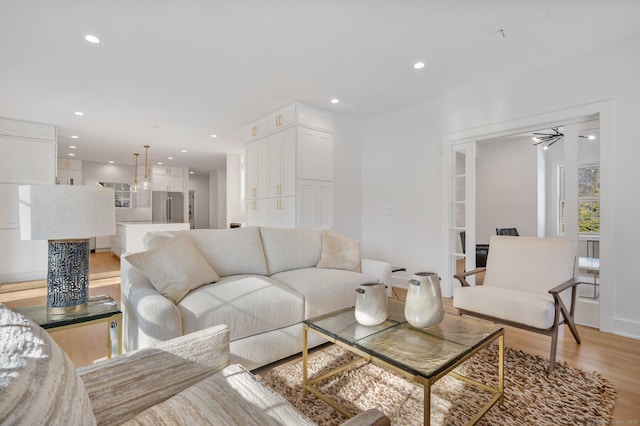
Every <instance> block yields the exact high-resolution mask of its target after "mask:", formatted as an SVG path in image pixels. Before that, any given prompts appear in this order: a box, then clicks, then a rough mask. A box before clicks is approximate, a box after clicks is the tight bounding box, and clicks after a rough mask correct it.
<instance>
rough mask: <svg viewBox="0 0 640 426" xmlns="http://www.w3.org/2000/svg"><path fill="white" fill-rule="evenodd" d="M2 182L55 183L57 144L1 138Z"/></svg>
mask: <svg viewBox="0 0 640 426" xmlns="http://www.w3.org/2000/svg"><path fill="white" fill-rule="evenodd" d="M0 147H1V149H2V155H0V182H4V183H19V184H46V183H54V182H55V176H56V144H55V142H52V141H49V142H45V141H39V140H37V141H36V140H28V139H18V138H8V137H4V136H0Z"/></svg>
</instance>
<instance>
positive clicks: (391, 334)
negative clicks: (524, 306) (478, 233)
mask: <svg viewBox="0 0 640 426" xmlns="http://www.w3.org/2000/svg"><path fill="white" fill-rule="evenodd" d="M304 323H305V324H307V326H309V327H310V328H312V329H314V330H317V331H319V332H321V333H323V334H326V335H328V336H330V337H332V338H334V339H336V340H338V341H340V342H342V343H345V344H347V345H350V346H354V347H356V348H358V349H360V350H362V351H364V352H366V353H368V354H370V355H372V356H374V357H376V358H379V359H381V360H383V361H386V362H388V363H389V364H392V365H394V366H396V367H398V368H401V369H403V370H405V371H407V372H409V373H411V374H414V375H418V376H422V377H425V378H431V377H433V376H435V375H437V374H438V373H440V372H441V371H444V370H446V369H447V368H449V367H450V366H452V365H454V364H455V363H456V362H458V361H459V360H460V359H462V358H463V357H465V356H466V355H467V354H468V353H470V352H471V351H473V350H475V349H476V348H478V347H479V346H481V345H483V344H485V343H486V342H488V341H491V340H493V339H494V338H495V337H497V336H498V335H499V334H500V333H501V332H502V326H500V325H498V324H493V323H491V322H488V321H484V320H479V319H476V318H469V317H463V316H460V315H455V314H450V313H445V316H444V319H443V320H442V322H441V323H440V324H438V325H437V326H435V327H431V328H425V329H417V328H414V327H411V326H410V325H409V324H408V323H406V321H405V319H404V303H403V302H401V301H399V300H396V299H390V300H389V318H388V319H387V321H385V322H384V323H382V324H380V325H376V326H370V327H367V326H363V325H360V324H359V323H358V322H357V321H356V319H355V313H354V308H347V309H342V310H339V311H336V312H332V313H329V314H326V315H322V316H319V317H315V318H311V319H308V320H305V321H304Z"/></svg>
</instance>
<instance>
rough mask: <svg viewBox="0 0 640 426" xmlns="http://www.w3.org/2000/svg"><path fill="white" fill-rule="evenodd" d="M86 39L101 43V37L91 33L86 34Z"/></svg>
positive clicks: (90, 41)
mask: <svg viewBox="0 0 640 426" xmlns="http://www.w3.org/2000/svg"><path fill="white" fill-rule="evenodd" d="M84 39H85V40H87V41H88V42H89V43H93V44H98V43H100V39H99V38H98V37H96V36H94V35H91V34H87V35H86V36H84Z"/></svg>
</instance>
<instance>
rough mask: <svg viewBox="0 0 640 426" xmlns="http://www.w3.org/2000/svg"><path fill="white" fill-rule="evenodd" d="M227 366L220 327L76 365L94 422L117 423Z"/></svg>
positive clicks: (224, 336)
mask: <svg viewBox="0 0 640 426" xmlns="http://www.w3.org/2000/svg"><path fill="white" fill-rule="evenodd" d="M227 365H229V329H228V327H227V326H226V325H218V326H214V327H209V328H206V329H204V330H200V331H197V332H194V333H191V334H187V335H185V336H182V337H179V338H177V339H172V340H170V341H168V342H162V343H160V344H158V345H156V346H154V347H150V348H144V349H140V350H137V351H133V352H131V353H128V354H125V355H122V356H118V357H115V358H112V359H108V360H104V361H100V362H97V363H95V364H92V365H89V366H87V367H83V368H79V369H78V373H79V375H80V377H81V378H82V381H83V382H84V385H85V387H86V389H87V393H88V394H89V399H90V400H91V406H92V408H93V411H94V414H95V416H96V421H97V423H98V425H101V424H120V423H122V422H124V421H126V420H128V419H130V418H132V417H134V416H135V415H136V414H138V413H139V412H141V411H143V410H145V409H146V408H148V407H151V406H153V405H155V404H157V403H159V402H162V401H164V400H166V399H167V398H170V397H172V396H173V395H175V394H177V393H179V392H181V391H183V390H184V389H186V388H188V387H189V386H191V385H193V384H195V383H197V382H199V381H201V380H203V379H204V378H206V377H209V376H210V375H212V374H214V373H216V372H217V371H220V370H222V369H223V368H224V367H226V366H227Z"/></svg>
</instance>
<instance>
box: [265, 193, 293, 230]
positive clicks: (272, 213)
mask: <svg viewBox="0 0 640 426" xmlns="http://www.w3.org/2000/svg"><path fill="white" fill-rule="evenodd" d="M267 201H268V206H269V218H268V220H269V222H268V223H269V225H268V226H270V227H272V228H295V227H296V197H279V198H269V199H268V200H267Z"/></svg>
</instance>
